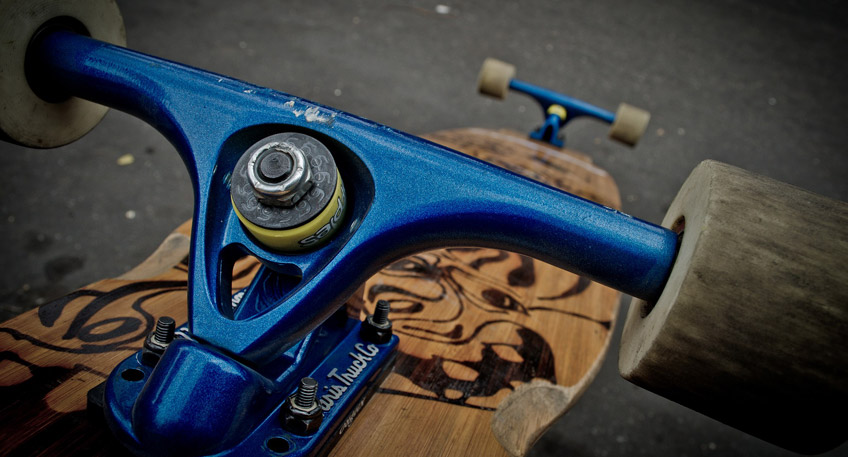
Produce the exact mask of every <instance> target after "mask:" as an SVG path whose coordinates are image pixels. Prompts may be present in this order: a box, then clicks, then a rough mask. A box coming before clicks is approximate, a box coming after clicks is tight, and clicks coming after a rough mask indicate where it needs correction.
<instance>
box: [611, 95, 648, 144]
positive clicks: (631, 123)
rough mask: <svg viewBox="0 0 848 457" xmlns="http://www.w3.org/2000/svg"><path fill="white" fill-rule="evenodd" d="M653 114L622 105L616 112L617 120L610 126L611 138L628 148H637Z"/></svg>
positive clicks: (625, 104)
mask: <svg viewBox="0 0 848 457" xmlns="http://www.w3.org/2000/svg"><path fill="white" fill-rule="evenodd" d="M650 120H651V113H649V112H647V111H645V110H643V109H641V108H636V107H635V106H631V105H628V104H627V103H622V104H620V105H618V110H616V112H615V120H614V121H613V123H612V126H610V130H609V136H610V138H612V139H614V140H616V141H620V142H622V143H624V144H626V145H628V146H635V145H636V143H638V142H639V139H640V138H642V135H644V134H645V130H647V128H648V122H650Z"/></svg>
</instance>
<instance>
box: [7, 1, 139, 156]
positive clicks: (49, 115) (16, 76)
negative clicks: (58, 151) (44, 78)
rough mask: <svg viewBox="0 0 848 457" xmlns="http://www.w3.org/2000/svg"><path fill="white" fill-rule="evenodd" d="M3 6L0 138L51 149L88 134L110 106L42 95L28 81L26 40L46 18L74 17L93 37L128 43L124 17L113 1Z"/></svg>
mask: <svg viewBox="0 0 848 457" xmlns="http://www.w3.org/2000/svg"><path fill="white" fill-rule="evenodd" d="M0 11H2V19H0V137H2V138H3V139H6V140H9V141H13V142H15V143H19V144H22V145H24V146H29V147H34V148H50V147H56V146H62V145H64V144H67V143H70V142H72V141H74V140H76V139H78V138H80V137H82V136H83V135H85V134H86V133H88V132H89V131H90V130H91V129H92V128H94V126H95V125H97V123H98V122H100V120H101V119H102V118H103V116H104V115H105V114H106V111H107V108H106V107H105V106H101V105H97V104H95V103H91V102H88V101H85V100H82V99H79V98H76V97H71V98H69V99H66V100H64V101H61V102H58V103H50V102H47V101H45V100H43V99H41V98H40V97H39V96H38V95H36V94H35V92H33V91H32V89H31V88H30V86H29V83H28V82H27V77H26V74H25V69H24V62H25V59H26V51H27V45H28V44H29V42H30V39H31V38H32V37H33V35H34V34H35V32H36V31H37V30H38V29H39V28H40V27H41V26H42V25H43V24H44V23H46V22H48V21H50V20H51V19H55V18H72V19H75V20H76V21H78V22H79V23H81V24H82V25H83V26H84V27H85V29H86V30H87V31H88V34H89V35H90V36H91V37H92V38H95V39H98V40H101V41H106V42H109V43H112V44H117V45H120V46H124V45H125V44H126V32H125V30H124V21H123V18H122V17H121V13H120V11H118V6H117V5H116V4H115V2H114V0H52V1H51V0H0Z"/></svg>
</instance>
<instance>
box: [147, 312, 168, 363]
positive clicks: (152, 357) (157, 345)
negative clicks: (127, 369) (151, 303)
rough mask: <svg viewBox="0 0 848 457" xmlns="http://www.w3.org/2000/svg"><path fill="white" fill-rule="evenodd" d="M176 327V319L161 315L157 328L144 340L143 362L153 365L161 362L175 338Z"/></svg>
mask: <svg viewBox="0 0 848 457" xmlns="http://www.w3.org/2000/svg"><path fill="white" fill-rule="evenodd" d="M175 329H176V323H175V322H174V319H172V318H171V317H168V316H162V317H160V318H159V319H158V320H157V321H156V328H155V329H154V330H153V331H152V332H150V334H149V335H147V339H146V340H144V347H143V348H142V350H141V363H143V364H145V365H148V366H151V367H152V366H155V365H156V364H157V363H159V358H160V357H162V353H164V352H165V349H167V348H168V345H169V344H171V341H173V340H174V330H175Z"/></svg>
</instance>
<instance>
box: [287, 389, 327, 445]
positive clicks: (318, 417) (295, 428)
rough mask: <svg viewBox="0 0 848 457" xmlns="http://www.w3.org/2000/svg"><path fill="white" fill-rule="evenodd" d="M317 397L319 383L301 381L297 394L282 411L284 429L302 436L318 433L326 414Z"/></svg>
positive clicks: (291, 397) (290, 398)
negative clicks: (316, 399)
mask: <svg viewBox="0 0 848 457" xmlns="http://www.w3.org/2000/svg"><path fill="white" fill-rule="evenodd" d="M317 395H318V381H316V380H314V379H312V378H303V379H301V380H300V386H299V387H298V389H297V392H296V393H294V394H293V395H292V396H290V397H289V398H287V399H286V403H285V404H284V405H283V408H282V409H281V410H280V420H281V421H282V423H283V428H285V429H286V430H288V431H289V432H291V433H294V434H295V435H301V436H303V435H311V434H313V433H315V432H316V431H318V428H319V427H320V426H321V422H322V421H323V420H324V412H323V411H321V407H320V406H318V403H317V402H316V401H315V397H316V396H317Z"/></svg>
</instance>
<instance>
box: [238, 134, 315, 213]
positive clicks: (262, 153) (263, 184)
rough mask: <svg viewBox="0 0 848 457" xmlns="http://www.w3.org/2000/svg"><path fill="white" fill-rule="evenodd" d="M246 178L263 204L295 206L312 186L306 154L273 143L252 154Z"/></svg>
mask: <svg viewBox="0 0 848 457" xmlns="http://www.w3.org/2000/svg"><path fill="white" fill-rule="evenodd" d="M247 177H248V180H249V181H250V185H251V187H253V193H254V195H256V198H257V199H258V200H259V202H260V203H263V204H265V205H270V206H283V207H292V206H294V205H295V204H297V202H298V201H299V200H300V199H301V198H303V196H304V195H306V192H307V191H309V189H310V188H311V187H312V169H311V167H310V166H309V161H308V160H307V158H306V154H304V152H303V151H302V150H301V149H300V148H298V147H297V146H295V145H294V144H292V143H288V142H279V141H275V142H271V143H268V144H266V145H265V146H262V147H261V148H259V149H257V150H255V151H253V153H252V154H251V155H250V158H249V159H248V162H247Z"/></svg>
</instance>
